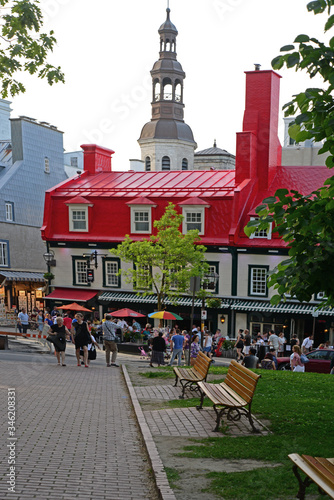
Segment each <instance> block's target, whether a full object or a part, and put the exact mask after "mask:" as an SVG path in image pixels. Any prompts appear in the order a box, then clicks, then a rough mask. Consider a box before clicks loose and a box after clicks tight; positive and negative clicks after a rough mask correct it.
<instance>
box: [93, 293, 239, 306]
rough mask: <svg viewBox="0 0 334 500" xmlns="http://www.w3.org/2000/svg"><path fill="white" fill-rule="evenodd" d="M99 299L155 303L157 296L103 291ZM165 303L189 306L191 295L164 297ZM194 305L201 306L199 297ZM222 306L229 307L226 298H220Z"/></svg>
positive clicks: (102, 300)
mask: <svg viewBox="0 0 334 500" xmlns="http://www.w3.org/2000/svg"><path fill="white" fill-rule="evenodd" d="M99 300H100V301H101V302H127V303H134V302H135V303H137V304H157V303H158V297H157V295H156V294H152V295H143V294H141V293H139V294H136V293H126V292H104V293H102V294H101V295H100V296H99ZM165 304H166V305H167V306H172V305H176V306H187V307H190V306H191V305H192V297H179V298H178V299H175V302H173V301H172V300H170V299H168V298H167V299H165ZM194 305H195V307H201V306H202V300H201V299H195V302H194ZM222 307H223V308H226V307H230V305H229V302H228V301H227V300H224V299H222Z"/></svg>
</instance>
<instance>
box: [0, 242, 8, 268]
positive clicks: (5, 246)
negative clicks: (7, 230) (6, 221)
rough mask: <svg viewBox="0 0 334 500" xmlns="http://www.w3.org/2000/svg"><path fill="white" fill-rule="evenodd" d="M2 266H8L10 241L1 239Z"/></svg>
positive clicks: (0, 254) (0, 260) (0, 259)
mask: <svg viewBox="0 0 334 500" xmlns="http://www.w3.org/2000/svg"><path fill="white" fill-rule="evenodd" d="M0 266H3V267H8V243H7V242H5V241H0Z"/></svg>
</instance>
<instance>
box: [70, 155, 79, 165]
mask: <svg viewBox="0 0 334 500" xmlns="http://www.w3.org/2000/svg"><path fill="white" fill-rule="evenodd" d="M70 162H71V167H76V168H78V157H77V156H71V158H70Z"/></svg>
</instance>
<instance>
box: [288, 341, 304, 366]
mask: <svg viewBox="0 0 334 500" xmlns="http://www.w3.org/2000/svg"><path fill="white" fill-rule="evenodd" d="M292 351H293V352H292V354H291V356H290V366H291V370H293V371H294V372H304V371H305V365H304V364H303V363H302V361H301V359H300V356H301V353H302V352H301V349H300V347H299V345H294V346H293V348H292Z"/></svg>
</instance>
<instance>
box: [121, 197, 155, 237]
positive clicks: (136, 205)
mask: <svg viewBox="0 0 334 500" xmlns="http://www.w3.org/2000/svg"><path fill="white" fill-rule="evenodd" d="M127 205H129V206H130V214H131V233H137V234H150V233H151V232H152V207H156V205H155V204H154V203H152V202H151V201H150V200H149V199H148V198H144V197H140V198H135V199H134V200H132V201H130V202H129V203H127Z"/></svg>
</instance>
